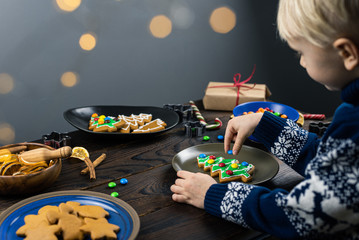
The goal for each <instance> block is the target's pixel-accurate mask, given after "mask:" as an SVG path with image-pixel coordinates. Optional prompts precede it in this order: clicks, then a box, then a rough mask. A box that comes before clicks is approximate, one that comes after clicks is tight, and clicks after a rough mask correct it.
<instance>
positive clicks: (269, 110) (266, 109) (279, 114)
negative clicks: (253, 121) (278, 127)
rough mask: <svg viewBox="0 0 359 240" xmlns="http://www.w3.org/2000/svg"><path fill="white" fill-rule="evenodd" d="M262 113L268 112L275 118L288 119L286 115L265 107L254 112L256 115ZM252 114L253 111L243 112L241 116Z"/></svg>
mask: <svg viewBox="0 0 359 240" xmlns="http://www.w3.org/2000/svg"><path fill="white" fill-rule="evenodd" d="M264 112H270V113H272V114H274V115H275V116H277V117H281V118H288V116H287V115H285V114H281V113H279V112H274V111H273V110H272V109H270V108H268V107H266V108H258V110H257V111H256V113H264ZM252 113H254V112H253V111H249V112H243V113H242V115H247V114H252Z"/></svg>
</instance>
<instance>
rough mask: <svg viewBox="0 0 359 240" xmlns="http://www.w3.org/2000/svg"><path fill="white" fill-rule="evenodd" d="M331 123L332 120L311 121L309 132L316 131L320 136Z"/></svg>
mask: <svg viewBox="0 0 359 240" xmlns="http://www.w3.org/2000/svg"><path fill="white" fill-rule="evenodd" d="M329 125H330V122H327V123H323V122H311V123H309V132H312V133H316V134H317V135H318V136H322V135H323V134H324V132H325V131H326V130H327V128H328V127H329Z"/></svg>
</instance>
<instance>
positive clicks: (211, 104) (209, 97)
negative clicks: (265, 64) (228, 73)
mask: <svg viewBox="0 0 359 240" xmlns="http://www.w3.org/2000/svg"><path fill="white" fill-rule="evenodd" d="M270 95H271V92H270V91H269V89H268V88H267V86H266V85H265V84H247V83H243V84H241V85H240V86H239V89H238V86H235V84H233V83H232V84H231V83H223V82H209V84H208V86H207V89H206V93H205V96H204V98H203V105H204V108H205V109H206V110H221V111H232V110H233V108H234V107H236V106H237V105H239V104H241V103H244V102H253V101H266V99H267V97H269V96H270Z"/></svg>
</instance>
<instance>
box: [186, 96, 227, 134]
mask: <svg viewBox="0 0 359 240" xmlns="http://www.w3.org/2000/svg"><path fill="white" fill-rule="evenodd" d="M189 104H190V105H191V107H192V109H193V112H194V114H195V115H196V118H197V119H198V121H200V123H201V124H202V125H204V126H206V129H208V130H216V129H219V128H220V127H222V124H223V123H222V121H221V120H220V119H219V118H215V119H214V123H213V124H208V123H207V122H206V120H204V117H203V116H202V114H201V112H200V111H199V109H198V107H197V106H196V105H195V103H194V102H193V101H189Z"/></svg>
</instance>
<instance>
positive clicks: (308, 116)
mask: <svg viewBox="0 0 359 240" xmlns="http://www.w3.org/2000/svg"><path fill="white" fill-rule="evenodd" d="M303 117H304V119H305V120H307V119H310V120H324V119H325V115H324V114H303Z"/></svg>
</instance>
